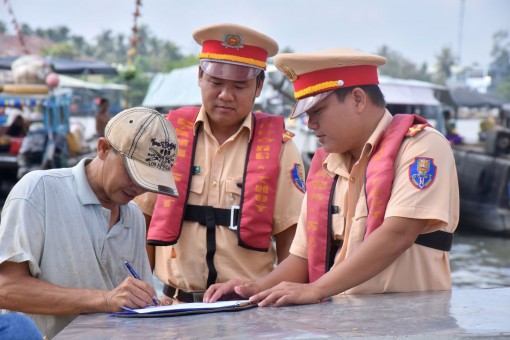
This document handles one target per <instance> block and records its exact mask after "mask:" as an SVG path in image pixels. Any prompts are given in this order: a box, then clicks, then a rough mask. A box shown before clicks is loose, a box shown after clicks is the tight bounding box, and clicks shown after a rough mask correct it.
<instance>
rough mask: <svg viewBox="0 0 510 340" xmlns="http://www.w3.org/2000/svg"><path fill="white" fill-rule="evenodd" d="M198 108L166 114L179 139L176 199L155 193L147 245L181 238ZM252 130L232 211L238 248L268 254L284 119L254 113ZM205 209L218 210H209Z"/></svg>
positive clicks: (169, 242)
mask: <svg viewBox="0 0 510 340" xmlns="http://www.w3.org/2000/svg"><path fill="white" fill-rule="evenodd" d="M199 110H200V108H198V107H184V108H180V109H178V110H176V111H171V112H170V113H169V114H168V120H169V121H170V122H171V123H172V125H173V126H174V127H175V130H176V133H177V137H178V141H179V153H178V155H177V160H176V162H175V164H174V167H173V169H172V173H173V175H174V178H175V182H176V186H177V192H178V193H179V197H178V198H174V197H170V196H165V195H158V198H157V201H156V205H155V207H154V213H153V216H152V220H151V224H150V226H149V232H148V235H147V242H148V243H149V244H152V245H159V246H161V245H171V244H175V243H176V242H177V240H178V239H179V236H180V234H181V229H182V225H183V222H184V219H185V215H186V209H187V207H188V205H187V202H188V196H189V189H190V184H191V180H192V176H193V173H194V172H193V169H194V164H193V160H194V153H195V147H196V136H198V134H196V136H195V133H194V130H193V127H194V122H195V119H196V117H197V115H198V112H199ZM252 126H253V128H252V137H251V139H250V142H249V145H248V154H247V155H246V162H245V171H244V178H243V185H242V193H241V203H240V206H239V211H238V212H236V216H238V217H237V220H238V222H237V236H238V245H239V246H241V247H244V248H247V249H251V250H257V251H267V250H268V249H269V246H270V244H271V235H272V219H273V212H274V206H275V198H276V186H277V181H278V174H279V170H280V161H279V156H280V151H281V148H282V143H283V141H284V139H283V133H284V132H285V128H284V120H283V117H280V116H274V115H270V114H266V113H259V112H256V113H254V114H253V119H252ZM190 207H191V206H190ZM193 207H196V206H193ZM198 208H202V207H198ZM205 208H211V209H215V210H217V208H213V207H205ZM228 209H231V207H228ZM220 210H225V209H220Z"/></svg>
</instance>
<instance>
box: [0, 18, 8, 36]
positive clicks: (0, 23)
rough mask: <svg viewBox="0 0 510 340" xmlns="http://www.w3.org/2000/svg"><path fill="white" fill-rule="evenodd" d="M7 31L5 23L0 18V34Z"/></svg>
mask: <svg viewBox="0 0 510 340" xmlns="http://www.w3.org/2000/svg"><path fill="white" fill-rule="evenodd" d="M6 32H7V26H6V25H5V22H3V21H2V20H0V34H5V33H6Z"/></svg>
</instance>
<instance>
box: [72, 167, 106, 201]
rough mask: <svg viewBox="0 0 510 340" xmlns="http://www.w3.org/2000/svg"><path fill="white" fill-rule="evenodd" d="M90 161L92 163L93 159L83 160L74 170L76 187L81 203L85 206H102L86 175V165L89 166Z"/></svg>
mask: <svg viewBox="0 0 510 340" xmlns="http://www.w3.org/2000/svg"><path fill="white" fill-rule="evenodd" d="M90 161H92V159H91V158H85V159H82V160H81V161H80V162H79V163H78V164H76V165H75V166H74V167H73V168H72V172H73V176H74V179H75V185H76V194H77V195H78V199H79V200H80V203H81V204H83V205H86V204H101V203H100V202H99V199H98V198H97V196H96V194H95V193H94V191H93V190H92V187H91V186H90V184H89V181H88V179H87V175H86V173H85V165H87V164H88V163H89V162H90Z"/></svg>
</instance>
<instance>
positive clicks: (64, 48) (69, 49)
mask: <svg viewBox="0 0 510 340" xmlns="http://www.w3.org/2000/svg"><path fill="white" fill-rule="evenodd" d="M40 54H41V55H42V56H43V57H46V56H51V57H57V58H67V59H74V58H77V57H78V56H79V53H78V51H76V49H75V48H74V47H73V46H72V45H71V44H68V43H61V44H56V45H53V46H49V47H43V48H42V49H41V52H40Z"/></svg>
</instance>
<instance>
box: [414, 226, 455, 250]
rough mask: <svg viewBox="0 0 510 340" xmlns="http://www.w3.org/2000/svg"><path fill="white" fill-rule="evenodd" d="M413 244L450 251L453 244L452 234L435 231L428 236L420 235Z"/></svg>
mask: <svg viewBox="0 0 510 340" xmlns="http://www.w3.org/2000/svg"><path fill="white" fill-rule="evenodd" d="M414 243H416V244H419V245H421V246H425V247H429V248H434V249H437V250H442V251H450V250H451V249H452V244H453V233H447V232H446V231H442V230H436V231H434V232H432V233H428V234H420V235H419V236H418V238H417V239H416V241H414Z"/></svg>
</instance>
